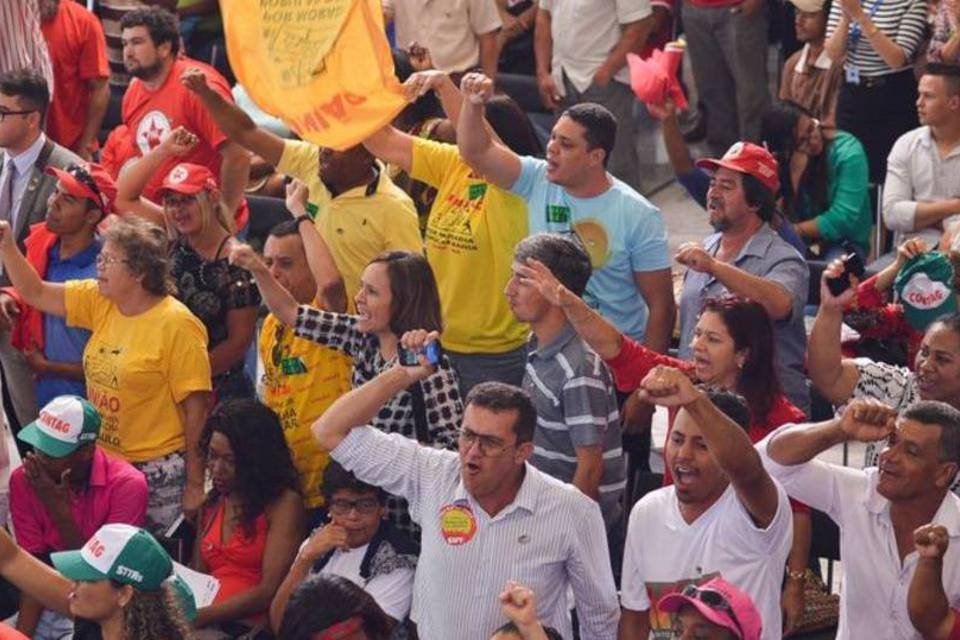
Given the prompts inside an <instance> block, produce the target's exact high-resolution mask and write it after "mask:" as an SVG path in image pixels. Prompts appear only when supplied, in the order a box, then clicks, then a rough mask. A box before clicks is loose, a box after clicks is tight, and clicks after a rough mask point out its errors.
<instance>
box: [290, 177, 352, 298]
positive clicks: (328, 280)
mask: <svg viewBox="0 0 960 640" xmlns="http://www.w3.org/2000/svg"><path fill="white" fill-rule="evenodd" d="M309 197H310V189H309V188H308V187H307V185H305V184H304V183H302V182H300V181H299V180H294V181H292V182H291V183H290V184H288V185H287V201H286V204H287V209H288V210H289V211H290V213H292V214H293V215H294V217H295V218H298V219H300V218H301V217H302V216H305V215H307V200H308V198H309ZM297 230H298V231H299V232H300V240H301V241H302V242H303V252H304V253H305V254H306V256H307V265H308V266H309V267H310V273H311V274H312V275H313V279H314V281H315V282H316V283H317V295H318V296H319V297H320V300H321V301H322V302H323V306H324V308H325V309H327V310H328V311H336V312H338V313H342V312H344V311H346V310H347V289H346V286H345V285H344V283H343V276H342V275H340V270H339V269H338V268H337V263H336V261H335V260H334V259H333V254H332V253H330V247H329V246H328V245H327V243H326V242H325V241H324V239H323V236H321V235H320V232H319V231H318V230H317V226H316V225H315V224H314V223H313V221H312V220H309V221H308V220H301V221H299V222H298V223H297ZM294 315H296V314H294Z"/></svg>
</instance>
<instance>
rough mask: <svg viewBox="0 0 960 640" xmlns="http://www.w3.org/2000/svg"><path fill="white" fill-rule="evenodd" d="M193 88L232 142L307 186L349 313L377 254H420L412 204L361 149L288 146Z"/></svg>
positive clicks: (202, 86) (205, 90) (199, 83)
mask: <svg viewBox="0 0 960 640" xmlns="http://www.w3.org/2000/svg"><path fill="white" fill-rule="evenodd" d="M188 86H189V87H190V89H192V90H193V91H195V92H196V94H197V96H198V97H199V98H200V101H201V102H202V103H203V105H204V106H205V107H206V108H207V111H209V113H210V116H211V117H212V118H213V120H214V122H216V124H217V126H218V127H219V128H220V130H221V131H223V133H224V134H225V135H226V136H227V137H228V138H230V140H231V141H233V142H236V143H237V144H239V145H240V146H242V147H244V148H246V149H248V150H249V151H252V152H253V153H256V154H257V155H259V156H260V157H261V158H263V159H264V160H265V161H266V162H268V163H270V164H272V165H273V166H275V167H276V168H277V171H279V172H280V173H285V174H287V175H289V176H293V177H294V178H297V179H299V180H300V181H301V182H303V183H304V184H306V185H307V187H308V188H309V190H310V196H309V201H310V203H311V204H312V205H313V206H314V207H316V215H315V221H316V225H317V230H318V231H320V235H321V236H322V237H323V239H324V241H325V242H326V243H327V245H328V246H329V247H330V253H331V254H332V255H333V260H334V262H336V265H337V269H339V271H340V275H341V276H342V277H343V282H344V286H345V287H346V295H347V309H348V310H350V311H352V310H353V297H354V296H355V295H356V293H357V291H358V290H359V288H360V274H361V273H362V272H363V270H364V269H365V268H366V266H367V264H368V263H369V262H370V261H371V260H372V259H373V258H375V257H376V256H377V255H378V254H380V253H383V252H384V251H395V250H399V251H413V252H422V251H423V241H422V239H421V237H420V227H419V223H418V221H417V212H416V208H415V207H414V206H413V201H412V200H411V199H410V196H408V195H407V194H406V193H404V192H403V191H402V190H401V189H400V188H399V187H397V186H396V185H395V184H393V182H392V181H391V180H390V177H389V176H388V175H387V173H386V171H385V170H384V167H383V165H382V164H380V163H379V162H377V160H376V159H375V158H374V157H373V156H372V155H371V154H370V153H369V152H368V151H367V150H366V149H364V148H363V147H362V146H360V145H358V146H356V147H353V148H351V149H348V150H346V151H333V150H332V149H321V148H320V147H318V146H317V145H315V144H313V143H310V142H305V141H302V140H284V139H283V138H280V137H278V136H276V135H275V134H273V133H271V132H269V131H267V130H266V129H263V128H261V127H258V126H257V125H256V123H254V121H253V120H252V119H251V118H250V116H248V115H247V114H246V113H244V112H243V110H241V109H240V107H238V106H237V105H235V104H233V103H231V102H228V101H227V100H224V98H223V97H222V96H221V95H220V94H218V93H217V92H216V91H214V90H213V89H211V88H210V87H208V86H207V85H206V82H205V81H204V80H202V76H200V77H197V78H196V81H195V82H191V83H190V84H189V85H188Z"/></svg>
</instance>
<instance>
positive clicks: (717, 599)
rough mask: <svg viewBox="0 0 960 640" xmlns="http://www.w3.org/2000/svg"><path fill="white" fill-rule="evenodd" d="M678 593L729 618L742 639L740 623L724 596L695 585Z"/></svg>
mask: <svg viewBox="0 0 960 640" xmlns="http://www.w3.org/2000/svg"><path fill="white" fill-rule="evenodd" d="M680 593H681V595H683V596H684V597H686V598H693V599H694V600H699V601H700V602H702V603H703V604H705V605H707V606H708V607H710V608H711V609H714V610H715V611H722V612H723V613H725V614H727V615H728V616H730V619H731V620H733V624H735V625H737V631H739V632H740V637H741V638H742V637H743V627H741V626H740V621H739V620H737V614H736V613H734V612H733V607H731V606H730V603H729V602H728V601H727V598H726V596H724V595H723V594H722V593H720V592H719V591H714V590H713V589H704V588H703V587H698V586H697V585H695V584H688V585H687V586H685V587H684V588H683V591H681V592H680Z"/></svg>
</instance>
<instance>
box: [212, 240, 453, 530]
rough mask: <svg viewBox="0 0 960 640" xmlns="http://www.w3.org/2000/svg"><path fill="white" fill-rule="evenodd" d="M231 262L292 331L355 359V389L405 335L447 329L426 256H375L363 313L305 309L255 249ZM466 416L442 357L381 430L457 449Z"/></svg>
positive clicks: (395, 505) (405, 520) (396, 513)
mask: <svg viewBox="0 0 960 640" xmlns="http://www.w3.org/2000/svg"><path fill="white" fill-rule="evenodd" d="M320 245H321V250H322V249H323V247H325V245H324V244H323V243H322V241H320ZM230 261H231V262H232V263H234V264H237V265H239V266H241V267H243V268H244V269H247V270H249V271H250V272H251V273H252V274H253V276H254V278H256V280H257V284H258V286H259V287H260V291H261V293H262V294H263V298H264V300H265V301H266V303H267V306H269V307H270V311H271V312H272V313H273V315H275V316H276V317H277V319H278V320H280V322H282V323H283V324H285V325H286V326H288V327H292V328H293V330H294V333H295V334H296V335H297V336H299V337H301V338H306V339H308V340H313V341H314V342H318V343H320V344H322V345H325V346H327V347H330V348H331V349H336V350H337V351H341V352H343V353H345V354H346V355H348V356H350V358H352V359H353V379H352V382H353V386H354V387H359V386H360V385H362V384H364V383H365V382H368V381H370V380H372V379H373V378H375V377H376V376H377V375H378V374H380V373H381V372H383V371H385V370H387V369H389V368H390V367H391V366H393V364H394V363H395V362H396V361H397V356H398V349H399V346H400V336H401V335H403V334H404V333H405V332H407V331H412V330H414V329H426V330H428V331H442V330H443V326H442V322H441V315H440V298H439V294H438V292H437V283H436V281H435V280H434V277H433V271H432V270H431V269H430V265H429V264H428V263H427V261H426V259H425V258H424V257H423V256H422V255H420V254H415V253H408V252H406V251H391V252H389V253H383V254H380V255H379V256H377V257H376V258H374V259H373V261H371V262H370V264H368V265H367V268H366V269H365V270H364V271H363V274H362V275H361V278H360V290H359V291H358V292H357V295H356V297H355V302H356V307H357V314H356V315H351V314H347V313H334V312H332V311H325V310H323V309H318V308H315V307H311V306H308V305H298V304H297V301H296V300H295V299H294V298H293V296H292V295H290V293H289V292H288V291H287V290H286V289H284V288H283V287H282V286H281V285H280V284H279V283H278V282H277V281H276V279H275V278H274V277H273V275H272V274H271V273H270V271H269V270H268V269H267V267H266V265H265V264H264V263H263V261H262V260H261V259H260V257H259V256H257V254H256V253H254V251H253V250H252V249H251V248H250V247H248V246H245V245H241V246H239V247H237V248H235V249H234V250H233V252H232V253H231V255H230ZM462 415H463V402H462V400H461V398H460V392H459V390H458V386H457V374H456V372H454V370H453V369H452V368H451V367H450V363H449V362H448V361H447V358H446V356H441V358H440V362H439V365H438V367H437V371H436V373H434V374H433V375H431V376H429V377H428V378H426V379H424V380H421V381H420V382H419V383H418V384H415V385H412V386H410V387H409V388H408V389H406V390H405V391H403V392H401V393H399V394H397V395H396V396H394V397H393V399H391V400H390V402H389V403H387V404H386V405H385V406H384V407H383V409H382V410H381V411H380V413H379V414H378V415H377V417H376V419H375V420H374V421H373V426H374V427H376V428H378V429H380V430H381V431H384V432H386V433H400V434H402V435H404V436H406V437H408V438H413V439H416V440H417V441H419V442H420V443H421V444H425V445H428V446H433V447H437V448H441V449H451V450H453V449H456V447H457V435H458V430H459V427H460V417H461V416H462ZM387 506H388V513H389V516H390V520H391V521H392V522H393V523H394V524H395V525H397V526H398V527H400V528H401V529H404V530H405V531H407V532H410V533H411V534H414V535H418V534H417V533H416V532H418V531H419V529H418V528H417V527H416V525H414V524H413V523H412V522H411V520H410V515H409V514H408V513H407V508H406V503H405V502H404V501H402V500H401V499H399V498H395V497H393V496H391V497H390V498H389V499H388V501H387Z"/></svg>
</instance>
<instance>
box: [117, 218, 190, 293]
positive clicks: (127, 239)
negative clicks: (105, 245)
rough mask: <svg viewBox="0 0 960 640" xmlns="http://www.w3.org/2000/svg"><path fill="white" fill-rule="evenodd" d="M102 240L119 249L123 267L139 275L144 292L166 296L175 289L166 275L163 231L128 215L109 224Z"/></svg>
mask: <svg viewBox="0 0 960 640" xmlns="http://www.w3.org/2000/svg"><path fill="white" fill-rule="evenodd" d="M103 239H104V242H110V243H112V244H115V245H117V246H118V247H119V248H120V249H121V250H123V253H124V257H125V258H126V265H127V269H128V270H129V271H130V273H132V274H134V275H135V276H139V277H142V280H141V282H140V285H141V286H142V287H143V288H144V289H146V290H147V292H148V293H152V294H153V295H155V296H166V295H173V294H174V293H175V292H176V286H175V285H174V283H173V278H172V277H171V275H170V258H169V256H168V253H167V233H166V231H164V230H163V229H161V228H160V227H159V226H157V225H155V224H153V223H152V222H147V221H146V220H143V219H141V218H137V217H135V216H130V217H129V218H126V219H123V220H118V221H117V222H115V223H113V224H112V225H110V228H109V229H107V231H106V233H104V234H103Z"/></svg>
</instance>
